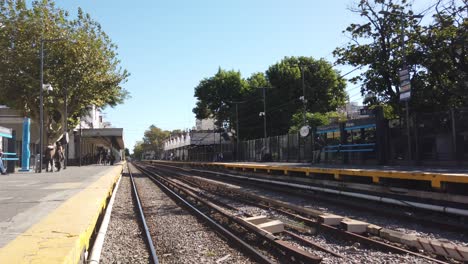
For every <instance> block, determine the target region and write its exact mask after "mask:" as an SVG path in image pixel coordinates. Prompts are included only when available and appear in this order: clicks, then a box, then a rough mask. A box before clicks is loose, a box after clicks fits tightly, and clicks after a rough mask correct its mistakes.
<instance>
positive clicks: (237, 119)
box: [228, 101, 245, 160]
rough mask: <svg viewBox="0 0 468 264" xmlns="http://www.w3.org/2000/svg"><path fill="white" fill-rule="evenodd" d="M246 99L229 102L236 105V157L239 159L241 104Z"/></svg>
mask: <svg viewBox="0 0 468 264" xmlns="http://www.w3.org/2000/svg"><path fill="white" fill-rule="evenodd" d="M244 102H245V101H230V102H228V103H231V104H235V105H236V135H237V140H236V159H237V160H239V140H240V133H239V107H238V105H239V104H242V103H244Z"/></svg>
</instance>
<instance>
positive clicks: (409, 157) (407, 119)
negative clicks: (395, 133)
mask: <svg viewBox="0 0 468 264" xmlns="http://www.w3.org/2000/svg"><path fill="white" fill-rule="evenodd" d="M405 107H406V133H407V134H408V135H407V136H408V160H409V161H411V160H412V155H413V154H412V153H413V150H412V149H411V130H410V122H409V103H408V100H406V101H405Z"/></svg>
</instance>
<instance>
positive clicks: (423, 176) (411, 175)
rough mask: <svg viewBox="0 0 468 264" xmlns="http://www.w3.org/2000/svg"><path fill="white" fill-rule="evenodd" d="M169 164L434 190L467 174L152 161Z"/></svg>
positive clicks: (467, 179)
mask: <svg viewBox="0 0 468 264" xmlns="http://www.w3.org/2000/svg"><path fill="white" fill-rule="evenodd" d="M154 162H165V163H171V164H189V165H192V166H215V167H225V168H240V169H243V170H247V169H250V170H254V171H256V170H266V171H268V172H271V171H280V172H283V173H284V174H288V172H291V171H294V172H304V173H305V175H310V174H312V173H323V174H331V175H333V177H334V178H335V179H337V180H338V179H340V175H348V176H356V177H370V178H372V182H374V183H378V182H379V181H380V178H392V179H402V180H417V181H428V182H430V183H431V186H432V187H434V188H440V187H441V183H442V182H449V183H468V172H467V173H434V172H422V171H395V170H368V169H333V168H314V167H292V166H287V165H266V164H250V163H226V162H181V161H154Z"/></svg>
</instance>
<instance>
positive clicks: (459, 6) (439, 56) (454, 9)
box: [334, 0, 468, 111]
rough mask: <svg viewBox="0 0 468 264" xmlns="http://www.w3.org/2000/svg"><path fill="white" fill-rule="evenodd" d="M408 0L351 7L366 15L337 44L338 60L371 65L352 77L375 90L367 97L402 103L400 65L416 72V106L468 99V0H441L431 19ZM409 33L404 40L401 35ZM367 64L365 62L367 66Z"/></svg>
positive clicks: (369, 0)
mask: <svg viewBox="0 0 468 264" xmlns="http://www.w3.org/2000/svg"><path fill="white" fill-rule="evenodd" d="M411 3H412V1H407V0H400V1H399V0H360V1H359V3H358V4H357V6H355V7H353V8H351V11H352V12H355V13H358V14H360V15H361V17H362V18H363V19H364V22H362V23H353V24H351V25H349V26H348V27H347V28H346V29H345V30H344V33H347V34H348V35H349V36H350V39H351V41H350V42H349V43H348V44H347V46H345V47H339V48H336V49H335V51H334V55H335V56H336V57H337V62H338V63H341V64H349V65H352V66H354V67H363V68H365V69H366V70H365V71H363V72H362V74H360V75H359V76H357V77H355V78H352V79H351V80H350V81H352V82H354V83H358V82H360V83H361V84H362V86H361V93H362V94H363V95H365V94H372V95H374V96H370V97H368V98H369V99H368V100H367V103H369V104H371V105H373V104H380V103H387V104H388V105H390V106H392V107H393V108H395V109H400V106H399V97H400V80H399V77H398V71H399V70H400V69H402V68H403V67H404V65H408V66H409V68H410V72H411V76H412V78H411V85H412V88H413V90H412V99H411V104H412V105H413V106H412V109H416V110H420V111H427V110H443V109H447V108H448V107H456V106H462V105H465V106H466V105H468V103H467V102H468V100H467V99H468V97H467V96H468V90H467V89H468V88H467V69H468V67H466V66H467V56H466V51H467V45H468V44H467V42H466V40H467V39H468V35H467V34H468V33H467V32H468V30H467V29H468V28H467V27H468V19H467V17H468V16H467V5H466V1H464V0H463V1H457V0H449V1H443V0H437V1H435V2H434V3H433V5H432V6H430V8H429V9H427V10H426V11H428V10H430V9H431V7H434V8H435V10H436V12H435V14H434V15H433V17H432V18H433V20H432V22H431V23H429V24H428V25H425V26H422V25H421V18H420V15H425V13H424V12H423V13H422V14H415V13H414V12H413V10H412V4H411ZM402 37H404V44H403V41H402ZM364 66H365V67H364Z"/></svg>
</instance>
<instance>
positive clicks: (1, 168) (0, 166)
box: [0, 150, 7, 175]
mask: <svg viewBox="0 0 468 264" xmlns="http://www.w3.org/2000/svg"><path fill="white" fill-rule="evenodd" d="M2 157H3V151H1V150H0V173H2V174H3V175H5V174H7V173H6V169H5V167H4V166H3V159H2Z"/></svg>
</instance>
